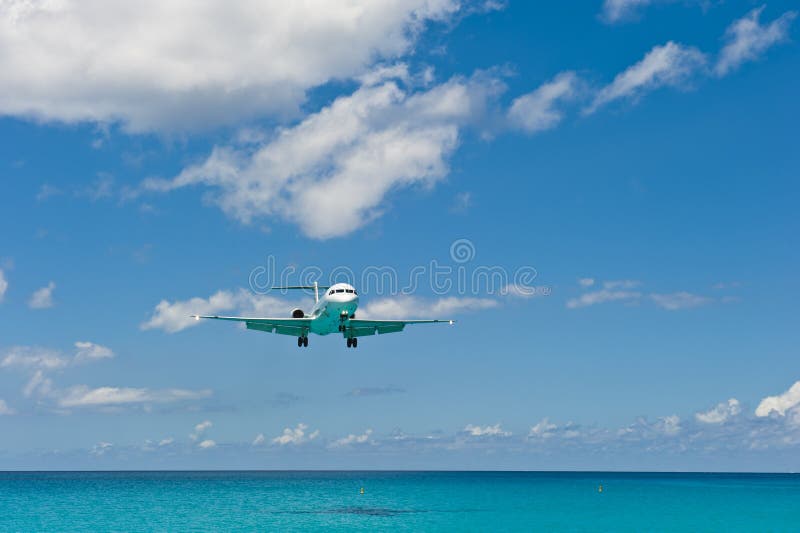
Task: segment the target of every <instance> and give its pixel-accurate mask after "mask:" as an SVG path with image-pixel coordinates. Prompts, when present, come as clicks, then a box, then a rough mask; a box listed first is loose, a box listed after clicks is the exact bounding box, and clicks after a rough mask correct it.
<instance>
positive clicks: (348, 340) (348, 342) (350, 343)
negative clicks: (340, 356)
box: [347, 337, 355, 348]
mask: <svg viewBox="0 0 800 533" xmlns="http://www.w3.org/2000/svg"><path fill="white" fill-rule="evenodd" d="M354 340H355V339H351V338H349V337H348V339H347V347H348V348H352V347H353V341H354Z"/></svg>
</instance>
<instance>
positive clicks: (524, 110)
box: [508, 72, 578, 133]
mask: <svg viewBox="0 0 800 533" xmlns="http://www.w3.org/2000/svg"><path fill="white" fill-rule="evenodd" d="M577 85H578V77H577V76H576V75H575V73H574V72H562V73H561V74H559V75H558V76H556V77H555V78H554V79H552V80H551V81H549V82H547V83H544V84H542V85H541V86H540V87H539V88H538V89H536V90H535V91H532V92H529V93H528V94H524V95H522V96H520V97H518V98H515V99H514V101H513V102H512V103H511V107H510V108H509V110H508V119H509V120H510V122H511V124H512V125H513V126H515V127H517V128H520V129H522V130H524V131H527V132H528V133H534V132H537V131H542V130H547V129H550V128H553V127H555V126H556V125H557V124H558V123H559V122H561V119H562V118H563V112H562V111H561V110H560V109H559V108H558V105H559V104H561V103H563V102H564V101H567V100H570V99H572V98H574V97H575V95H576V93H577V90H578V89H577Z"/></svg>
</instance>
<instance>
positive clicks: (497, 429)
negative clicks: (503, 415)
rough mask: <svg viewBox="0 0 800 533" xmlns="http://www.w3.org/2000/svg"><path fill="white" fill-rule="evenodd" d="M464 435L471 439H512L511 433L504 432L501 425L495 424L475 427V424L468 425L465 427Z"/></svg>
mask: <svg viewBox="0 0 800 533" xmlns="http://www.w3.org/2000/svg"><path fill="white" fill-rule="evenodd" d="M464 433H466V434H467V435H469V436H470V437H510V436H511V432H510V431H504V430H503V428H502V426H501V425H500V424H495V425H493V426H484V427H481V426H475V425H473V424H467V425H466V427H464Z"/></svg>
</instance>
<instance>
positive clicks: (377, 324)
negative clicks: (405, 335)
mask: <svg viewBox="0 0 800 533" xmlns="http://www.w3.org/2000/svg"><path fill="white" fill-rule="evenodd" d="M437 323H443V324H444V323H447V324H450V325H452V324H455V320H361V319H358V318H351V319H350V320H348V321H347V331H346V332H345V336H348V333H349V336H350V337H366V336H367V335H375V334H378V335H383V334H384V333H397V332H398V331H403V328H405V327H406V324H437Z"/></svg>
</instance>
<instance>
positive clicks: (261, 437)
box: [253, 433, 267, 446]
mask: <svg viewBox="0 0 800 533" xmlns="http://www.w3.org/2000/svg"><path fill="white" fill-rule="evenodd" d="M266 440H267V439H266V437H264V434H263V433H259V434H258V435H256V438H254V439H253V446H261V445H262V444H264V441H266Z"/></svg>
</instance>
